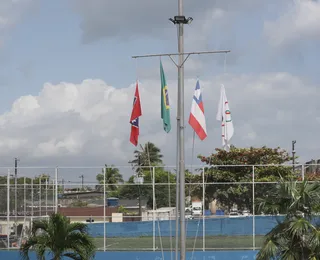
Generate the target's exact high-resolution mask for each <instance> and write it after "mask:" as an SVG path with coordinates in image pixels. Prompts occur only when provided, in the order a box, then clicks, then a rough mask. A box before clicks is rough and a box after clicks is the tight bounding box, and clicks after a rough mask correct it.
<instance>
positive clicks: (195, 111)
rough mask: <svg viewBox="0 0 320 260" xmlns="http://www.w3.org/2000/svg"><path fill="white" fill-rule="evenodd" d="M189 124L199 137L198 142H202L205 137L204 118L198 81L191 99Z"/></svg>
mask: <svg viewBox="0 0 320 260" xmlns="http://www.w3.org/2000/svg"><path fill="white" fill-rule="evenodd" d="M189 124H190V125H191V127H192V128H193V130H194V131H195V133H196V134H197V135H198V136H199V138H200V140H204V139H205V138H206V137H207V127H206V118H205V116H204V107H203V101H202V93H201V88H200V84H199V80H198V81H197V84H196V89H195V91H194V95H193V99H192V105H191V112H190V117H189Z"/></svg>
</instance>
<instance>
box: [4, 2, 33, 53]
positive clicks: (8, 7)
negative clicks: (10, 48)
mask: <svg viewBox="0 0 320 260" xmlns="http://www.w3.org/2000/svg"><path fill="white" fill-rule="evenodd" d="M37 1H38V0H1V1H0V47H1V45H2V44H3V41H4V39H3V38H4V35H5V34H4V33H5V32H6V31H7V30H9V29H10V28H12V26H14V25H15V24H16V23H17V22H18V21H20V19H21V17H22V16H23V15H24V14H25V13H26V11H27V10H29V8H30V7H31V6H32V5H33V4H34V3H35V2H37Z"/></svg>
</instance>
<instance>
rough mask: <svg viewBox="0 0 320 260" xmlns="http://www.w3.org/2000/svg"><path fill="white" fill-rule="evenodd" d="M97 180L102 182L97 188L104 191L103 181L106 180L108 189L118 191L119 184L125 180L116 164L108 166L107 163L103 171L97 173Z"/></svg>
mask: <svg viewBox="0 0 320 260" xmlns="http://www.w3.org/2000/svg"><path fill="white" fill-rule="evenodd" d="M104 173H105V174H104ZM96 180H97V181H98V182H99V184H100V185H97V186H96V189H97V190H99V191H103V183H104V181H105V183H106V190H107V191H116V190H117V189H118V185H117V184H118V183H122V182H123V177H122V174H121V173H120V171H119V169H118V168H115V167H114V165H111V166H108V165H107V164H105V165H104V168H103V169H102V170H101V173H99V174H97V176H96Z"/></svg>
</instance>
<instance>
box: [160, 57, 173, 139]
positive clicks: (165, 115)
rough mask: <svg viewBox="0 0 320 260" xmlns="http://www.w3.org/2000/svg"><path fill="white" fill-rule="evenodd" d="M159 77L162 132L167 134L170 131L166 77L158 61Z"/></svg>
mask: <svg viewBox="0 0 320 260" xmlns="http://www.w3.org/2000/svg"><path fill="white" fill-rule="evenodd" d="M160 77H161V118H162V120H163V129H164V131H166V132H167V133H169V132H170V130H171V122H170V105H169V92H168V87H167V82H166V77H165V75H164V72H163V67H162V62H161V60H160Z"/></svg>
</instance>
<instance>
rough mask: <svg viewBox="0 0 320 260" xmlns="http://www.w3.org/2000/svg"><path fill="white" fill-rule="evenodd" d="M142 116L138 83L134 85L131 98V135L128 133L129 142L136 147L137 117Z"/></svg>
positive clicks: (137, 133)
mask: <svg viewBox="0 0 320 260" xmlns="http://www.w3.org/2000/svg"><path fill="white" fill-rule="evenodd" d="M141 115H142V112H141V104H140V95H139V87H138V81H137V84H136V92H135V93H134V98H133V108H132V112H131V117H130V124H131V133H130V142H131V143H132V144H133V145H135V146H137V145H138V139H139V117H140V116H141Z"/></svg>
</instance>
